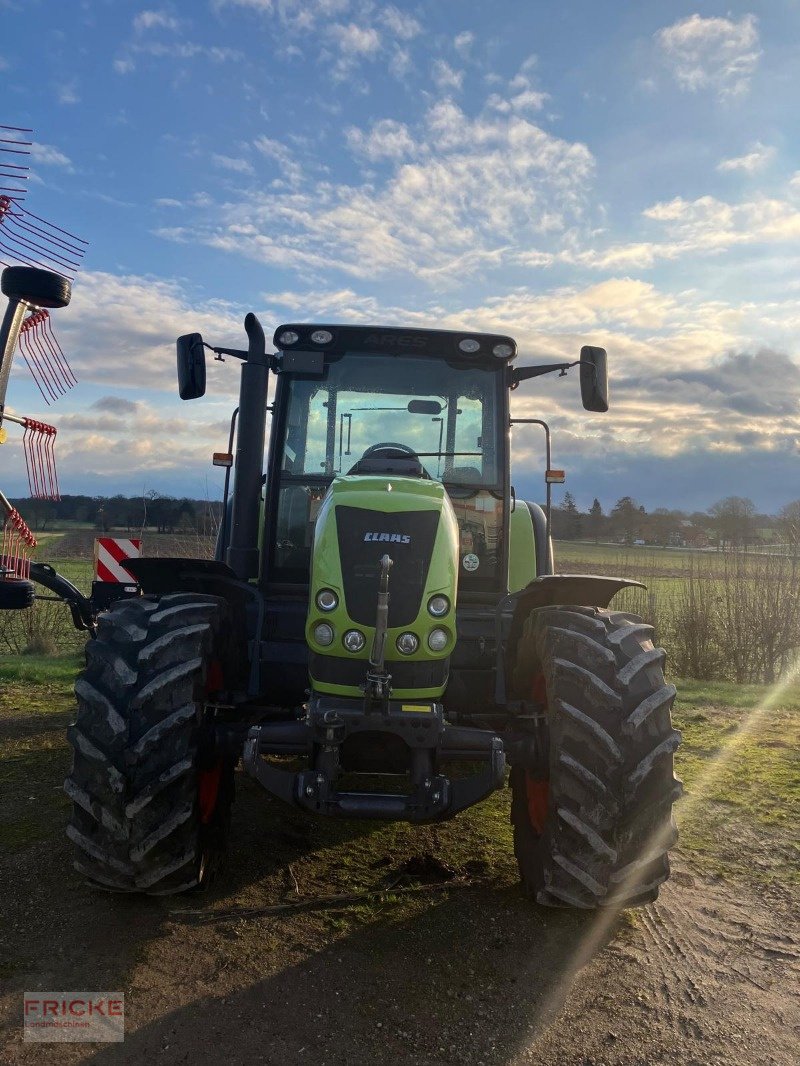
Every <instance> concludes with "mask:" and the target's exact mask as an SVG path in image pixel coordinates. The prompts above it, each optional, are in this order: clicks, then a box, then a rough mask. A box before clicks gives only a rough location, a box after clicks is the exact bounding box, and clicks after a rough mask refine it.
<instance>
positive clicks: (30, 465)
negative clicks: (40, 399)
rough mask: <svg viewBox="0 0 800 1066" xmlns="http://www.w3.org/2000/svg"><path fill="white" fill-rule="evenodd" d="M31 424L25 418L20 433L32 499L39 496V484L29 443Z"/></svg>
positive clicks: (31, 430) (30, 440) (31, 432)
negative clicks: (22, 429) (22, 431)
mask: <svg viewBox="0 0 800 1066" xmlns="http://www.w3.org/2000/svg"><path fill="white" fill-rule="evenodd" d="M33 433H34V430H33V425H32V423H31V421H30V419H27V418H26V419H25V432H24V434H23V435H22V450H23V452H24V455H25V468H26V470H27V472H28V490H29V492H30V494H31V496H33V498H34V499H38V498H39V486H38V484H37V481H36V464H35V462H34V458H33V454H32V451H31V445H32V442H33Z"/></svg>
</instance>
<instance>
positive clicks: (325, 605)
mask: <svg viewBox="0 0 800 1066" xmlns="http://www.w3.org/2000/svg"><path fill="white" fill-rule="evenodd" d="M338 606H339V597H338V596H337V595H336V593H335V592H334V591H333V589H320V590H319V592H318V593H317V607H319V609H320V610H321V611H335V610H336V608H337V607H338Z"/></svg>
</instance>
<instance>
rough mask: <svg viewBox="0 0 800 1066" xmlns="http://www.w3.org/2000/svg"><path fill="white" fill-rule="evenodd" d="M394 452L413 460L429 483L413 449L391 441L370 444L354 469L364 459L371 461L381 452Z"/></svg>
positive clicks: (429, 478) (429, 476)
mask: <svg viewBox="0 0 800 1066" xmlns="http://www.w3.org/2000/svg"><path fill="white" fill-rule="evenodd" d="M395 451H396V452H402V454H403V455H404V456H405V455H407V456H408V458H409V459H415V460H416V461H417V462H418V463H419V465H420V468H421V469H422V476H423V477H424V478H427V479H428V480H429V481H430V480H431V475H430V474H429V473H428V471H427V470H426V469H425V467H424V466H423V465H422V463H421V462H420V459H419V456H418V455H417V453H416V452H415V451H414V449H413V448H409V446H408V445H407V444H399V443H397V442H396V441H391V440H387V441H381V443H380V444H370V446H369V448H367V450H366V451H365V452H364V454H363V455H362V456H361V458H360V459H359V460H358V463H356V467H357V466H358V465H359V463H361V462H363V460H364V459H372V458H374V457H375V456H378V455H380V454H381V452H395ZM390 458H391V457H390ZM395 458H397V457H396V456H395ZM353 469H355V467H353Z"/></svg>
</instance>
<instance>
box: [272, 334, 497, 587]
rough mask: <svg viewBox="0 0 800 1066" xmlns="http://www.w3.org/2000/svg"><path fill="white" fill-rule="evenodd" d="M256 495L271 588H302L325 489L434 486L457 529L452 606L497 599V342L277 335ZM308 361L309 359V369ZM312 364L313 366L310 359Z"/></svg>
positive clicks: (483, 337) (479, 337)
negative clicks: (265, 467)
mask: <svg viewBox="0 0 800 1066" xmlns="http://www.w3.org/2000/svg"><path fill="white" fill-rule="evenodd" d="M275 346H276V348H277V349H278V355H277V357H276V363H277V365H278V366H279V367H282V366H283V365H290V366H298V365H303V364H304V362H305V360H304V359H303V358H300V356H301V353H307V355H306V359H307V360H308V365H311V366H313V371H312V372H310V373H303V372H294V371H292V372H288V373H285V372H279V373H278V385H277V390H276V395H275V404H274V409H273V427H272V437H271V445H270V454H271V460H270V476H269V478H268V489H267V507H266V513H267V526H266V531H265V532H266V536H265V541H266V551H267V561H266V570H267V574H268V581H269V583H270V584H279V585H286V584H290V585H307V584H308V580H309V572H310V569H311V556H312V546H313V541H314V529H315V524H316V520H317V515H318V514H319V510H320V507H321V505H322V502H323V499H324V498H325V494H326V492H327V490H328V488H329V486H330V485H331V483H332V482H333V480H334V479H335V478H341V477H365V476H371V477H376V476H384V477H389V478H416V479H422V480H426V481H434V482H438V483H440V484H441V485H443V486H444V489H445V491H446V493H447V496H448V498H449V501H450V504H451V506H452V508H453V511H454V513H455V517H456V520H457V522H458V529H459V556H460V563H461V569H460V594H466V595H467V596H468V597H469V595H470V594H473V595H475V594H477V595H478V596H480V595H481V594H482V595H483V597H484V598H491V597H492V596H494V597H495V599H496V598H497V596H498V595H501V594H502V593H503V592H504V591H505V586H506V577H505V575H506V574H507V566H508V561H507V547H506V546H507V523H508V506H507V501H508V495H509V490H508V473H507V471H508V384H509V382H508V374H509V368H510V365H511V362H512V360H513V358H514V356H515V355H516V345H515V344H514V342H513V341H512V340H511V339H510V338H508V337H502V336H497V335H489V334H464V333H456V332H445V331H439V330H413V331H409V330H402V329H384V328H382V329H375V328H373V327H354V326H347V327H339V326H325V327H311V326H301V325H288V326H281V327H280V328H279V329H278V330H276V332H275ZM309 356H312V357H315V360H317V361H315V362H312V359H311V358H309ZM320 357H321V358H320Z"/></svg>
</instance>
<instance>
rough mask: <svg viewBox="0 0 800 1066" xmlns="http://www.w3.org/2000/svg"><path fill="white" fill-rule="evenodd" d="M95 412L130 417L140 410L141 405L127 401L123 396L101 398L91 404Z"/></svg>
mask: <svg viewBox="0 0 800 1066" xmlns="http://www.w3.org/2000/svg"><path fill="white" fill-rule="evenodd" d="M90 407H91V408H92V409H93V410H95V411H109V412H110V413H111V414H115V415H130V414H133V413H134V412H135V411H137V410H138V408H139V404H138V403H137V402H136V401H135V400H126V399H124V397H122V396H101V397H100V399H99V400H95V401H94V403H92V404H90Z"/></svg>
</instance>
